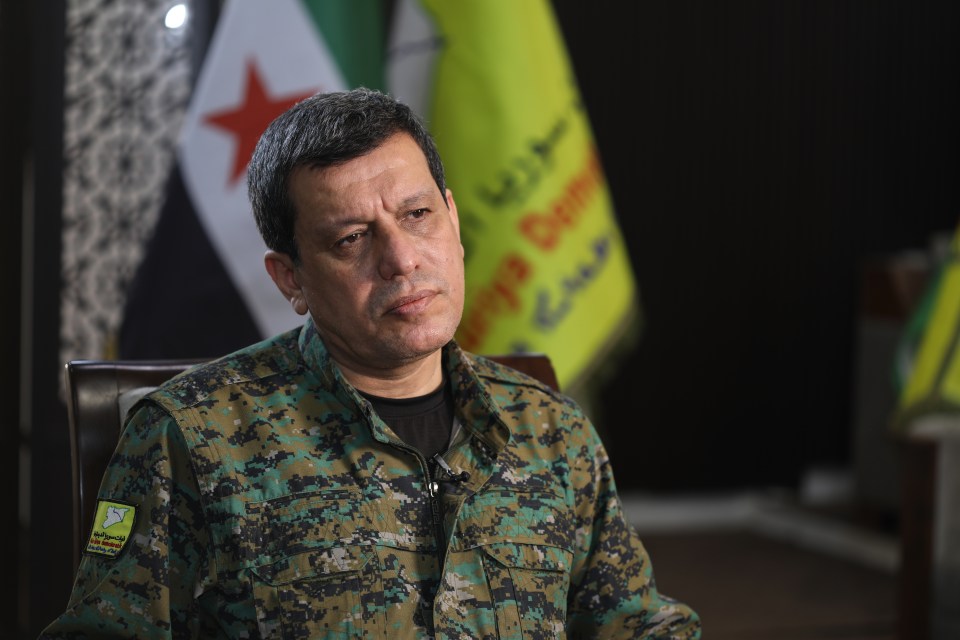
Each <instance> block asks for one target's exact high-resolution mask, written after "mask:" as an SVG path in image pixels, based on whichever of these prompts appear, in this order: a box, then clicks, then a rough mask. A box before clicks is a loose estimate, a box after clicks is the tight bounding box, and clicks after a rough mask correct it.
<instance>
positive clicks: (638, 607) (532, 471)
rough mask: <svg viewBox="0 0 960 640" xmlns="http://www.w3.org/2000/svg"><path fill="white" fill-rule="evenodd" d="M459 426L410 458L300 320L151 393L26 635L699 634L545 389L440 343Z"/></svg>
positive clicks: (571, 411)
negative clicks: (90, 520) (56, 610)
mask: <svg viewBox="0 0 960 640" xmlns="http://www.w3.org/2000/svg"><path fill="white" fill-rule="evenodd" d="M444 363H445V366H446V367H447V371H448V373H449V375H450V379H451V381H452V384H453V385H454V387H453V388H454V389H455V397H456V403H457V417H458V420H459V422H460V424H461V425H462V428H461V429H460V431H459V433H460V435H459V437H458V438H457V440H456V441H455V442H454V444H453V446H452V447H451V450H450V451H448V452H447V454H446V455H445V456H444V458H445V460H446V461H447V462H448V464H449V466H450V467H451V469H452V470H453V471H454V472H455V473H457V474H460V473H461V472H466V474H469V476H468V477H466V476H462V477H461V478H463V477H465V478H466V479H460V480H459V481H457V480H455V479H453V478H452V477H450V476H449V474H445V473H441V475H442V477H439V478H435V477H432V476H431V468H430V465H428V464H427V461H425V460H424V459H423V458H422V457H421V456H420V455H419V454H417V453H416V452H415V451H413V450H411V449H410V448H409V447H407V446H406V445H404V444H403V443H402V442H400V441H399V439H398V438H397V437H396V435H394V434H393V433H392V432H391V431H390V429H389V428H388V427H387V426H386V425H385V424H384V423H383V421H382V420H380V418H379V417H378V416H377V415H376V414H375V413H374V412H373V410H372V408H371V406H370V404H369V403H368V402H367V401H366V400H364V399H363V398H362V397H361V396H360V395H359V394H358V393H357V391H356V390H355V389H354V388H353V387H351V386H350V385H349V384H348V383H347V382H346V380H345V379H344V378H343V376H342V375H341V374H340V372H339V369H338V368H337V367H336V365H335V364H333V363H332V362H331V361H330V359H329V356H328V354H327V352H326V350H325V348H324V346H323V343H322V341H321V340H320V339H319V337H318V336H317V334H316V329H315V328H314V326H313V324H312V323H311V322H310V321H309V320H308V322H307V323H306V324H305V325H304V327H303V328H302V329H301V330H295V331H292V332H289V333H287V334H283V335H281V336H278V337H277V338H274V339H272V340H269V341H266V342H264V343H260V344H259V345H254V346H253V347H250V348H248V349H245V350H242V351H240V352H237V353H236V354H233V355H231V356H227V357H226V358H223V359H221V360H219V361H216V362H214V363H210V364H207V365H203V366H200V367H198V368H194V369H192V370H190V371H188V372H185V373H184V374H181V375H180V376H177V377H176V378H174V379H173V380H172V381H170V382H169V383H167V384H165V385H164V386H162V387H161V388H160V389H158V390H156V391H155V392H153V393H152V394H150V395H149V396H148V397H147V398H146V399H145V400H144V401H142V402H141V403H140V404H139V405H138V407H137V408H136V409H135V411H134V412H133V415H132V418H131V419H130V420H129V422H128V423H127V425H126V427H125V429H124V432H123V435H122V438H121V442H120V445H119V446H118V448H117V452H116V453H115V455H114V457H113V459H112V461H111V463H110V466H109V469H108V471H107V473H106V475H105V477H104V480H103V484H102V486H101V489H100V498H102V499H109V500H115V501H120V502H124V503H129V504H134V505H137V507H138V511H137V514H138V515H137V521H136V525H135V529H134V530H133V532H132V539H131V541H130V542H129V543H128V544H127V546H126V548H125V549H124V550H123V552H122V553H121V554H120V555H119V556H118V557H117V558H115V559H108V558H104V557H100V556H92V555H88V556H85V557H84V559H83V562H82V564H81V566H80V569H79V572H78V575H77V578H76V583H75V585H74V590H73V594H72V596H71V599H70V602H69V605H68V609H67V611H66V612H65V613H64V614H63V615H62V616H61V617H60V618H58V619H57V620H56V621H54V622H53V623H52V624H51V625H50V626H49V627H48V628H47V629H46V630H45V631H44V633H43V635H42V636H41V637H43V638H84V637H88V638H101V637H130V638H132V637H139V638H195V637H199V638H359V637H364V638H429V637H434V638H437V639H441V638H442V639H458V640H459V639H463V640H467V639H469V640H475V639H497V638H499V639H502V640H514V639H517V640H519V639H521V638H522V639H525V640H534V639H545V638H550V639H553V638H658V639H668V638H669V639H676V640H681V639H684V640H685V639H689V638H698V637H699V636H700V623H699V620H698V618H697V616H696V614H695V613H693V612H692V611H691V610H690V609H689V608H688V607H686V606H685V605H683V604H680V603H678V602H676V601H674V600H672V599H670V598H667V597H666V596H664V595H662V594H660V593H659V592H658V591H657V588H656V586H655V583H654V578H653V571H652V569H651V566H650V561H649V559H648V557H647V554H646V552H645V551H644V549H643V547H642V545H641V544H640V541H639V540H638V538H637V537H636V535H635V534H634V533H633V532H632V530H631V529H630V528H629V527H628V525H627V523H626V522H625V520H624V516H623V512H622V510H621V508H620V503H619V500H618V498H617V494H616V490H615V487H614V481H613V477H612V475H611V470H610V464H609V460H608V458H607V455H606V453H605V451H604V449H603V446H602V445H601V443H600V440H599V438H598V437H597V434H596V432H595V431H594V429H593V427H592V425H591V424H590V422H589V421H588V420H587V419H586V418H585V417H584V416H583V414H582V413H581V411H580V409H579V408H578V407H577V406H576V405H575V404H574V403H573V402H572V401H571V400H570V399H568V398H566V397H565V396H563V395H561V394H558V393H556V392H554V391H553V390H551V389H549V388H548V387H545V386H544V385H542V384H540V383H539V382H537V381H536V380H533V379H532V378H529V377H527V376H525V375H523V374H520V373H519V372H516V371H513V370H512V369H507V368H505V367H502V366H500V365H498V364H496V363H493V362H490V361H488V360H486V359H484V358H481V357H477V356H473V355H469V354H466V353H465V352H463V351H461V350H460V349H459V348H458V347H457V346H456V345H454V344H452V343H451V344H450V345H448V346H447V347H445V349H444Z"/></svg>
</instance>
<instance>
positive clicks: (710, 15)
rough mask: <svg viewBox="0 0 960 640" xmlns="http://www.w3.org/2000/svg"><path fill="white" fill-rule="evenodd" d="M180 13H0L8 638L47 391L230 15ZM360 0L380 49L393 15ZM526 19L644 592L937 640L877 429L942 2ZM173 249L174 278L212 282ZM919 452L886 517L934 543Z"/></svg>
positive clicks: (50, 614)
mask: <svg viewBox="0 0 960 640" xmlns="http://www.w3.org/2000/svg"><path fill="white" fill-rule="evenodd" d="M521 1H523V0H521ZM178 4H181V3H177V2H173V1H171V0H128V1H125V2H119V1H117V0H64V1H61V2H55V1H43V2H35V3H25V2H20V1H19V0H0V83H2V86H3V91H2V100H0V108H2V112H0V162H2V170H0V202H3V208H4V211H5V213H6V218H5V219H6V220H7V221H8V222H7V226H6V229H7V231H6V232H5V233H4V234H2V235H0V242H2V243H3V247H2V250H0V256H2V260H3V268H2V269H0V282H2V286H3V299H4V300H6V301H7V302H6V303H5V306H6V308H7V311H6V312H5V313H4V314H2V315H0V318H2V322H3V330H2V331H0V340H2V341H3V354H4V361H5V362H7V368H6V369H3V370H2V373H0V375H2V376H3V388H7V389H8V390H9V391H8V392H9V393H10V400H11V405H10V408H11V413H10V418H11V419H10V420H8V421H7V423H6V426H5V427H4V428H3V429H2V430H0V437H2V439H3V445H4V446H2V447H0V455H2V456H3V460H2V463H0V473H2V474H3V478H4V481H3V485H2V486H4V487H7V488H8V489H9V493H8V496H9V498H10V499H9V500H8V505H10V515H9V517H8V523H9V526H8V527H7V531H8V534H7V538H6V539H7V544H6V547H7V549H8V554H7V556H8V558H9V560H8V571H11V572H12V570H15V572H16V578H15V579H14V578H8V579H7V580H5V581H4V582H3V586H2V588H3V589H4V591H5V593H4V596H3V597H2V598H0V607H2V608H3V609H4V611H3V612H2V613H3V615H0V620H2V622H0V625H3V630H4V632H5V633H4V634H3V635H4V637H14V636H13V634H14V633H16V634H17V637H22V638H33V637H36V635H37V634H38V633H39V632H40V630H41V629H42V627H43V626H44V625H45V624H46V623H47V622H49V621H50V620H51V619H52V618H54V617H55V616H56V615H58V614H59V613H60V612H62V610H63V609H64V608H65V606H66V602H67V597H68V595H69V590H70V586H71V582H72V573H71V550H70V544H71V542H70V537H69V536H70V525H71V511H70V483H71V472H70V451H69V444H68V440H67V415H66V409H65V405H64V402H63V395H62V393H63V390H62V386H63V383H62V377H63V366H64V363H65V362H67V361H68V360H71V359H78V358H116V357H122V356H125V355H126V354H125V353H124V352H123V351H122V350H121V347H120V345H121V342H120V335H121V328H122V325H123V322H124V313H125V306H127V305H128V302H129V299H130V297H131V295H132V294H131V291H132V287H133V285H134V283H135V282H136V281H137V278H138V277H142V276H138V274H139V273H140V272H138V269H139V268H140V266H141V264H142V263H143V261H144V258H145V256H146V255H147V254H148V247H149V246H150V242H151V239H152V238H154V237H155V233H154V232H155V230H156V229H157V228H158V227H157V225H158V220H160V218H161V211H162V210H163V208H164V206H165V204H167V205H168V204H169V202H170V200H169V198H168V194H169V192H170V188H171V184H172V183H174V182H176V181H175V180H173V179H172V178H171V175H172V173H176V172H177V171H182V167H181V168H180V169H175V165H176V164H177V163H176V149H177V144H178V135H179V134H180V131H181V127H182V126H183V125H184V122H185V118H187V116H186V115H185V114H186V113H187V110H188V106H189V105H190V102H191V96H192V95H193V88H194V87H195V85H196V82H197V80H198V77H199V76H200V73H201V69H202V66H203V62H204V59H205V56H206V54H207V53H208V49H209V46H210V42H211V37H212V36H213V34H214V32H215V28H216V24H217V19H218V18H219V17H220V16H221V14H222V12H223V8H224V7H223V6H222V3H221V2H219V1H218V0H192V1H191V2H189V3H186V4H185V7H186V9H187V11H185V12H184V14H183V15H184V18H183V19H184V22H179V21H173V22H170V16H171V9H172V8H174V7H175V5H178ZM379 4H380V5H382V8H383V10H384V11H383V16H384V18H383V19H384V21H385V22H384V24H387V22H386V21H388V20H389V19H390V18H391V17H392V16H394V15H396V12H395V10H396V7H395V5H394V3H393V2H390V1H389V0H384V2H382V3H379ZM547 4H548V5H549V7H550V8H551V9H552V11H553V13H554V15H555V18H556V24H557V25H558V27H559V30H560V33H561V35H562V42H563V45H564V46H565V48H566V52H567V53H568V55H569V63H570V66H571V70H572V72H573V75H574V76H575V79H576V84H577V86H578V87H579V96H580V98H581V99H582V106H583V110H584V112H585V113H586V115H587V117H588V119H589V123H590V126H591V127H592V134H593V136H594V141H595V144H596V149H597V152H598V155H599V158H600V160H601V162H602V168H603V172H604V174H605V177H606V183H607V186H608V188H609V197H610V200H611V202H612V205H613V211H614V212H615V220H616V223H617V224H618V225H619V229H620V231H621V232H622V239H623V246H624V248H625V251H626V255H627V256H628V264H629V267H630V270H631V271H632V274H633V277H634V278H635V288H636V304H637V308H638V309H639V311H640V313H639V316H636V317H632V319H631V320H630V323H631V327H632V328H631V329H630V330H628V331H626V332H625V333H622V334H621V335H619V337H618V340H617V341H613V342H611V343H610V344H609V345H606V347H607V349H606V350H605V351H604V352H603V355H604V357H603V359H602V362H601V363H600V364H599V365H596V366H593V367H591V368H588V369H587V370H588V371H589V375H586V374H585V375H584V376H581V377H580V378H577V379H576V380H575V384H574V383H573V382H572V383H571V390H572V391H574V392H576V393H578V394H579V395H578V396H577V397H578V398H581V399H582V401H583V403H584V404H585V405H586V406H587V407H588V408H589V410H590V413H591V415H592V416H593V418H594V420H595V422H596V423H597V427H598V429H599V430H600V432H601V434H602V437H603V439H604V442H605V444H606V445H607V448H608V449H609V451H610V454H611V457H612V459H613V465H614V470H615V473H616V478H617V483H618V486H619V488H620V490H621V492H622V494H623V498H624V503H625V506H626V508H627V511H628V514H630V517H631V519H632V521H633V522H634V523H635V525H636V526H637V528H638V530H639V531H640V533H641V534H642V536H643V538H644V540H645V542H646V544H647V546H648V549H649V550H650V551H651V555H652V557H653V561H654V566H655V568H656V570H657V575H658V578H659V582H660V585H661V588H662V589H663V590H664V591H665V592H666V593H668V594H670V595H675V596H676V597H678V598H680V599H683V600H685V601H687V602H688V603H690V604H691V605H692V606H694V608H696V609H698V610H699V611H700V612H701V614H702V615H703V617H704V622H705V626H706V628H707V633H706V636H705V637H706V638H718V639H722V638H772V637H777V638H907V637H916V638H923V637H931V636H929V635H927V634H929V633H931V631H930V629H931V624H932V628H933V629H934V633H935V632H936V629H947V628H948V627H947V626H943V625H947V623H946V622H937V621H936V620H933V622H932V623H931V615H935V614H931V608H932V607H933V606H934V604H935V602H936V601H937V598H938V597H939V598H942V597H945V596H944V595H943V594H944V593H945V592H944V589H945V588H946V587H944V586H943V585H944V584H950V585H956V582H953V583H935V582H931V580H933V579H932V578H931V577H930V572H931V566H930V565H931V563H932V564H934V565H935V564H936V563H935V562H933V561H932V560H930V557H931V555H930V552H929V547H930V546H931V545H933V546H936V544H934V543H936V540H937V538H936V537H935V534H931V533H930V531H929V528H928V529H926V530H924V531H926V533H925V534H923V535H926V536H927V537H926V538H924V539H923V540H926V542H925V543H923V544H926V545H927V547H926V548H927V551H928V553H927V555H926V556H924V557H925V558H926V561H925V562H926V565H924V561H923V560H921V562H920V569H919V570H917V571H918V573H917V574H916V575H917V576H919V578H917V579H919V580H920V583H919V584H920V587H916V588H910V589H909V590H910V592H911V593H912V595H913V596H914V597H915V599H913V600H911V599H910V594H906V593H904V587H903V585H904V584H905V583H904V582H903V579H904V571H903V562H902V561H903V559H904V556H903V554H902V549H903V542H904V531H905V527H907V528H908V527H909V526H910V524H911V523H914V524H916V523H915V522H914V521H913V520H911V518H912V517H913V515H912V514H913V512H912V511H909V510H906V511H905V509H904V504H905V502H904V500H905V494H904V487H905V486H913V485H910V482H911V481H912V480H914V479H915V476H910V477H905V476H904V473H903V469H904V465H905V462H904V460H905V458H904V452H903V446H902V443H901V442H899V441H898V439H897V438H896V437H894V433H893V431H892V430H891V420H892V418H893V416H894V413H895V410H896V407H897V403H898V397H899V393H900V391H901V388H902V384H903V380H902V375H903V369H902V368H898V358H903V357H904V353H905V351H904V349H905V345H907V339H908V338H909V335H908V333H907V330H908V327H909V325H910V322H911V320H912V319H913V318H915V314H916V312H917V309H918V304H919V303H920V302H921V300H922V299H923V297H924V295H925V294H927V293H928V292H930V291H931V289H930V287H931V286H932V283H933V281H934V276H935V275H936V274H937V273H938V271H939V269H940V268H941V266H942V264H944V261H945V260H948V259H949V255H950V248H949V244H950V241H951V238H952V237H953V235H954V232H955V230H956V229H957V224H958V220H960V208H958V206H957V205H958V200H960V190H958V188H957V176H958V169H960V153H958V149H960V125H958V118H957V113H960V33H958V32H960V5H957V4H956V3H954V2H950V1H948V0H933V1H931V2H923V3H908V2H895V1H893V0H876V1H872V2H854V1H850V2H837V1H823V2H819V1H800V0H797V1H793V0H785V1H782V2H746V1H740V0H734V1H731V2H723V3H715V2H707V1H703V0H700V1H677V2H617V3H613V2H611V3H583V2H577V1H574V0H552V2H549V3H547ZM174 15H175V16H176V15H179V14H174ZM504 19H507V20H508V19H509V14H505V18H504ZM448 162H449V160H448ZM157 233H159V231H158V232H157ZM183 242H184V243H185V244H184V245H183V247H181V250H182V252H183V253H181V254H179V259H178V260H177V262H178V265H176V266H171V265H167V266H168V267H169V268H170V269H171V270H172V271H171V272H170V273H176V274H177V276H176V277H177V278H183V277H187V278H189V274H190V272H191V271H192V270H198V271H199V270H204V271H207V270H209V269H215V268H216V266H215V265H214V266H211V267H210V268H209V269H208V268H207V266H206V265H207V263H206V262H205V258H204V257H203V256H199V255H194V254H193V253H191V251H192V247H193V246H194V245H192V244H191V241H190V240H183ZM477 250H478V251H481V252H482V250H483V249H482V247H478V248H477ZM257 262H259V256H257ZM221 268H222V267H221ZM177 269H179V271H175V270H177ZM182 315H183V316H184V317H186V318H188V319H189V320H190V321H191V322H192V321H194V320H196V318H195V317H194V315H193V314H191V313H189V312H188V310H182ZM245 322H247V323H248V324H249V321H245ZM188 324H189V323H188ZM241 324H242V323H241ZM244 326H247V325H244ZM252 327H253V325H249V326H247V331H248V334H250V332H255V328H252ZM211 340H214V339H211ZM227 346H228V345H223V349H221V347H220V345H219V344H217V343H215V342H207V343H206V348H208V349H209V350H210V352H209V353H207V352H205V353H196V354H194V355H197V356H204V357H205V356H213V355H219V354H220V353H222V352H224V351H225V350H226V347H227ZM238 346H239V345H238ZM187 348H192V347H187ZM548 353H549V351H548ZM924 455H927V456H928V457H927V458H922V457H921V458H918V459H917V460H919V462H917V469H918V471H917V473H920V474H921V475H922V476H923V477H922V478H921V479H920V481H918V482H919V483H920V484H919V486H920V487H921V489H917V491H918V492H917V493H916V494H910V496H912V497H910V496H908V498H907V502H906V504H908V505H920V506H924V505H925V507H924V508H926V509H927V510H926V511H924V512H923V514H925V515H923V514H921V515H923V517H925V518H927V519H928V520H929V519H930V518H933V520H934V522H936V516H935V515H934V516H931V515H930V514H931V509H933V510H934V511H935V509H934V507H933V506H931V505H932V504H934V502H935V497H936V495H941V494H936V493H935V492H934V494H931V489H930V487H931V486H933V485H931V483H933V482H934V480H932V479H931V477H930V474H932V473H933V470H934V469H935V468H936V467H935V466H934V463H933V462H932V461H933V460H934V459H935V458H934V457H933V456H935V454H933V453H930V452H927V453H926V454H924ZM941 466H942V464H941ZM923 474H926V475H923ZM924 482H925V483H926V484H924ZM14 502H15V503H16V505H14ZM941 502H942V499H941ZM950 504H952V505H956V504H960V502H953V503H950ZM958 510H960V508H958ZM14 511H16V517H14ZM918 517H920V516H918ZM14 523H16V524H14ZM927 524H928V525H929V522H928V523H927ZM941 524H942V523H941ZM942 528H943V527H941V529H942ZM911 531H912V530H911ZM955 533H956V530H953V534H955ZM953 534H951V535H953ZM931 536H934V537H933V538H931ZM931 540H933V542H931ZM944 544H945V543H943V542H942V539H941V544H940V546H941V547H943V546H944ZM921 546H922V545H921ZM954 557H955V556H954ZM911 571H913V569H911ZM911 575H914V574H911ZM931 585H934V587H936V588H934V589H933V590H932V591H933V592H934V595H930V594H931V590H930V588H931ZM937 585H940V586H937ZM924 589H927V591H924ZM937 589H940V591H939V593H940V595H939V596H937V595H936V592H937ZM948 595H949V596H950V597H951V598H952V596H957V597H956V598H954V600H955V601H957V602H960V593H957V592H956V591H950V592H949V594H948ZM917 598H918V599H917ZM948 608H949V607H948ZM954 611H955V609H954ZM943 615H944V616H947V615H948V614H947V613H944V614H943ZM944 619H946V618H944ZM956 619H957V618H953V620H956ZM14 621H16V622H14ZM938 624H939V625H941V626H940V627H938V626H937V625H938ZM949 629H953V630H957V629H960V627H949ZM6 632H9V634H8V633H6ZM946 633H947V631H942V635H940V636H938V637H943V638H947V637H960V635H956V636H951V635H945V634H946ZM951 633H952V632H951ZM958 633H960V631H958ZM911 634H915V635H911Z"/></svg>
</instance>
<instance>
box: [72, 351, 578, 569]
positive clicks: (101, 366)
mask: <svg viewBox="0 0 960 640" xmlns="http://www.w3.org/2000/svg"><path fill="white" fill-rule="evenodd" d="M488 357H489V358H490V359H491V360H495V361H497V362H500V363H501V364H505V365H507V366H509V367H513V368H514V369H517V370H519V371H522V372H524V373H526V374H527V375H530V376H533V377H534V378H537V379H538V380H540V381H541V382H543V383H544V384H547V385H549V386H550V387H552V388H554V389H559V385H558V384H557V376H556V374H555V373H554V370H553V365H552V364H551V363H550V359H549V358H548V357H547V356H545V355H543V354H533V353H523V354H509V355H493V356H488ZM201 362H203V360H151V361H147V360H72V361H70V362H68V363H67V365H66V370H65V377H66V389H67V416H68V421H69V428H70V457H71V464H72V471H73V566H74V570H76V568H77V566H78V565H79V564H80V555H81V553H82V550H83V546H84V543H85V540H86V535H87V534H88V533H89V531H90V526H91V523H92V522H93V515H94V509H95V508H96V503H97V492H98V491H99V488H100V481H101V479H102V478H103V474H104V472H105V471H106V469H107V464H108V463H109V462H110V457H111V456H112V455H113V452H114V449H115V448H116V446H117V441H118V440H119V438H120V429H121V427H122V422H123V418H124V414H125V413H126V408H127V402H128V400H129V399H130V398H132V397H138V396H139V395H140V393H142V392H145V391H147V390H148V389H149V388H152V387H155V386H157V385H159V384H162V383H163V382H165V381H167V380H169V379H170V378H172V377H173V376H174V375H176V374H178V373H180V372H181V371H183V370H185V369H187V368H188V367H191V366H193V365H195V364H199V363H201ZM130 404H132V401H130Z"/></svg>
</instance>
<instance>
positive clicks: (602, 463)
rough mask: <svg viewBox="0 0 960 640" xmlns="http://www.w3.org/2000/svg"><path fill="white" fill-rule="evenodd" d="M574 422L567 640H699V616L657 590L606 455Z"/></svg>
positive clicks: (589, 431) (587, 428) (584, 425)
mask: <svg viewBox="0 0 960 640" xmlns="http://www.w3.org/2000/svg"><path fill="white" fill-rule="evenodd" d="M579 417H580V418H581V420H582V422H579V423H578V428H575V429H574V438H573V441H572V443H571V444H572V446H571V450H570V452H569V453H570V456H571V459H570V464H571V468H572V472H573V473H572V480H573V489H574V491H575V500H576V526H577V531H576V540H577V549H576V554H575V558H574V567H573V573H572V579H571V583H572V584H571V594H570V598H569V605H568V630H569V635H570V637H571V638H574V639H579V638H645V639H648V640H654V639H656V640H694V639H696V638H699V637H700V619H699V617H698V616H697V614H696V613H695V612H694V611H693V610H691V609H690V607H688V606H687V605H685V604H683V603H680V602H678V601H676V600H674V599H672V598H669V597H667V596H666V595H664V594H662V593H660V592H659V591H658V590H657V585H656V582H655V580H654V576H653V567H652V565H651V564H650V558H649V556H648V555H647V552H646V550H645V549H644V548H643V544H642V543H641V542H640V539H639V537H638V536H637V534H636V532H635V531H634V530H633V529H632V528H631V526H630V525H629V524H628V523H627V521H626V519H625V517H624V513H623V508H622V506H621V504H620V499H619V497H618V496H617V490H616V485H615V483H614V478H613V472H612V469H611V466H610V460H609V457H608V456H607V453H606V450H605V449H604V447H603V444H602V443H601V442H600V438H599V436H598V435H597V433H596V430H595V429H594V428H593V425H591V424H590V422H589V421H588V420H586V419H585V418H582V416H579Z"/></svg>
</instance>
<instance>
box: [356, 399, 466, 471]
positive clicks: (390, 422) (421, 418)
mask: <svg viewBox="0 0 960 640" xmlns="http://www.w3.org/2000/svg"><path fill="white" fill-rule="evenodd" d="M360 395H362V396H363V397H364V398H366V399H367V400H369V401H370V404H372V405H373V409H374V411H376V412H377V414H378V415H379V416H380V417H381V418H382V419H383V421H384V422H386V423H387V426H389V427H390V428H391V429H393V432H394V433H396V434H397V435H398V436H400V439H401V440H403V441H404V442H405V443H406V444H408V445H410V446H411V447H415V448H416V449H417V450H418V451H420V453H422V454H423V456H424V457H425V458H426V459H427V460H430V459H431V458H432V457H433V456H434V455H436V454H438V453H443V452H444V451H446V450H447V447H448V446H449V444H450V430H451V429H452V428H453V395H452V394H451V393H450V385H448V384H442V385H440V387H439V388H438V389H437V390H436V391H434V392H432V393H428V394H427V395H425V396H418V397H416V398H381V397H380V396H373V395H370V394H368V393H363V392H362V391H361V392H360Z"/></svg>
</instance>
